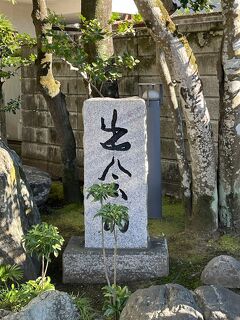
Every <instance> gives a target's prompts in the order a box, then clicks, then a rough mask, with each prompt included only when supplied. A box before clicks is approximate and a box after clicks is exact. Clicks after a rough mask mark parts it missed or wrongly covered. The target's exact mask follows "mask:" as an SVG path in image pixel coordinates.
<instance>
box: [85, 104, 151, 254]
mask: <svg viewBox="0 0 240 320" xmlns="http://www.w3.org/2000/svg"><path fill="white" fill-rule="evenodd" d="M83 112H84V189H85V197H84V207H85V247H86V248H101V247H102V242H101V220H100V218H94V215H95V214H96V213H97V211H98V210H99V208H100V204H99V203H95V202H93V201H92V198H91V197H90V198H87V197H86V196H87V195H86V190H87V189H88V188H89V187H90V186H91V185H93V184H94V183H110V182H115V183H116V184H118V185H119V188H118V193H119V196H118V197H117V198H115V199H113V198H109V199H108V202H111V203H118V204H122V205H125V206H127V207H128V209H129V229H128V231H127V232H126V233H124V234H122V233H120V232H119V233H118V247H119V248H147V246H148V233H147V152H146V142H147V141H146V139H147V137H146V105H145V101H144V100H143V99H140V98H131V99H129V98H127V99H110V98H105V99H102V98H93V99H89V100H86V101H85V103H84V109H83ZM105 239H106V240H105V244H106V247H107V248H113V246H114V245H113V243H114V241H113V235H112V234H111V233H110V232H105Z"/></svg>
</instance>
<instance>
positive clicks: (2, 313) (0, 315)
mask: <svg viewBox="0 0 240 320" xmlns="http://www.w3.org/2000/svg"><path fill="white" fill-rule="evenodd" d="M10 314H12V312H11V311H9V310H4V309H0V319H3V318H4V317H6V316H8V315H10Z"/></svg>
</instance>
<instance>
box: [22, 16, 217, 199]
mask: <svg viewBox="0 0 240 320" xmlns="http://www.w3.org/2000/svg"><path fill="white" fill-rule="evenodd" d="M174 20H175V23H176V24H177V25H178V28H179V30H180V31H181V32H183V33H184V34H186V36H187V38H188V39H189V42H190V45H191V47H192V49H193V51H194V53H195V55H196V58H197V63H198V66H199V71H200V74H201V78H202V81H203V86H204V94H205V97H206V102H207V106H208V108H209V111H210V116H211V121H212V126H213V131H214V141H215V143H216V146H217V141H218V120H219V92H218V90H219V86H218V77H217V69H218V61H219V54H220V48H221V39H222V20H221V14H219V13H214V14H206V15H201V16H199V15H193V16H188V17H186V16H182V17H176V18H174ZM114 46H115V50H116V52H117V53H124V52H129V53H131V54H132V55H134V56H135V57H138V59H139V60H140V64H139V65H138V67H137V68H136V70H134V71H131V72H129V73H127V74H125V75H124V77H123V78H122V79H121V80H120V81H119V91H120V96H121V97H128V96H138V95H140V94H141V90H140V89H139V86H138V83H142V82H161V79H160V77H159V72H158V67H157V65H156V58H155V51H156V46H155V43H154V41H153V40H152V38H151V36H150V35H149V33H148V31H147V30H146V28H144V27H139V28H137V31H136V36H135V37H119V38H115V39H114ZM53 71H54V75H55V77H56V78H57V79H58V80H59V81H60V82H61V87H62V91H63V93H64V94H66V100H67V105H68V110H69V113H70V120H71V123H72V126H73V130H74V134H75V137H76V141H77V157H78V167H79V175H80V178H81V180H82V179H83V143H82V142H83V121H82V105H83V101H84V99H86V89H85V86H84V84H83V81H82V79H81V78H79V77H78V75H77V73H76V72H74V71H70V70H69V67H68V66H67V64H66V63H64V62H62V61H59V60H55V61H54V65H53ZM35 76H36V70H35V68H34V67H27V68H23V70H22V98H23V104H22V119H23V141H22V157H23V161H24V162H25V163H26V164H29V165H35V166H37V167H39V168H42V169H44V170H46V171H48V172H49V173H50V174H52V175H53V176H61V172H62V166H61V161H60V158H61V155H60V148H59V142H58V140H57V136H56V132H55V129H54V126H53V123H52V120H51V116H50V114H49V112H48V110H47V105H46V102H45V100H44V99H43V97H42V95H41V94H40V93H39V92H38V90H37V86H36V77H35ZM165 100H166V97H163V105H162V109H161V119H160V121H161V150H162V152H161V156H162V163H161V165H162V174H163V176H162V178H163V187H164V191H165V192H168V193H170V194H171V193H176V192H179V182H180V177H179V173H178V169H177V162H176V153H175V147H174V134H175V133H174V131H173V125H172V121H173V120H172V116H171V112H170V110H169V108H168V106H167V103H166V101H165ZM216 150H217V148H216ZM189 160H190V159H189Z"/></svg>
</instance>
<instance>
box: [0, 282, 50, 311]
mask: <svg viewBox="0 0 240 320" xmlns="http://www.w3.org/2000/svg"><path fill="white" fill-rule="evenodd" d="M54 289H55V287H54V285H53V284H51V279H50V278H49V277H46V279H45V281H44V283H42V278H41V277H39V278H38V279H36V280H30V281H28V282H26V283H23V284H21V285H17V286H15V285H14V284H12V285H11V287H10V288H2V289H1V290H0V309H6V310H11V311H19V310H21V309H22V308H23V307H24V306H26V305H27V304H28V303H29V302H30V301H31V300H32V299H33V298H35V297H37V296H38V295H39V294H40V293H42V292H44V291H48V290H54Z"/></svg>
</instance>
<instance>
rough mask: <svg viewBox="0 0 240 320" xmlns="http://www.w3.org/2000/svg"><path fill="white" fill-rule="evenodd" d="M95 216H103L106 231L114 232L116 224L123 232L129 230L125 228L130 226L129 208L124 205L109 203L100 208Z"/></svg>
mask: <svg viewBox="0 0 240 320" xmlns="http://www.w3.org/2000/svg"><path fill="white" fill-rule="evenodd" d="M95 217H101V218H102V222H103V224H104V226H105V231H109V230H110V232H113V231H114V229H115V227H116V226H117V227H118V228H119V230H120V231H122V232H124V231H127V230H125V228H126V226H127V228H128V222H129V216H128V208H127V207H125V206H123V205H119V204H112V203H107V204H105V205H103V206H102V207H101V208H100V210H99V211H98V212H97V214H96V215H95V216H94V218H95Z"/></svg>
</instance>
